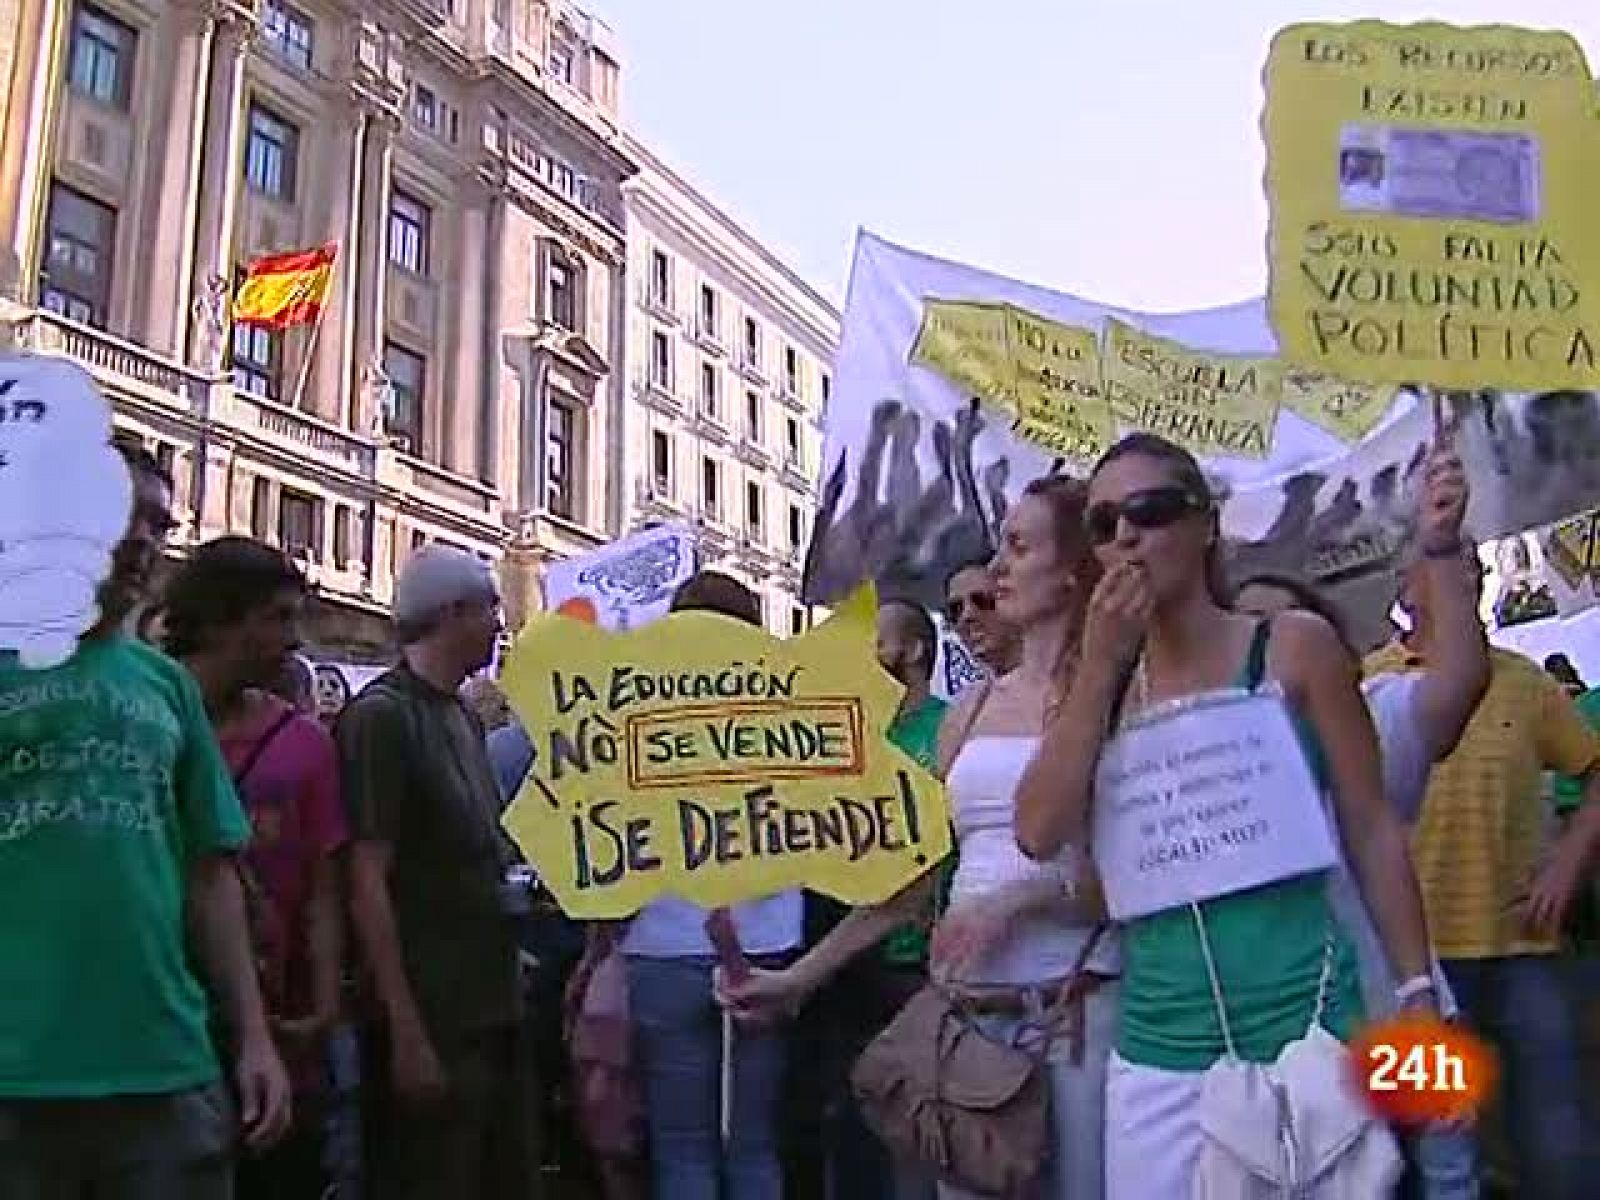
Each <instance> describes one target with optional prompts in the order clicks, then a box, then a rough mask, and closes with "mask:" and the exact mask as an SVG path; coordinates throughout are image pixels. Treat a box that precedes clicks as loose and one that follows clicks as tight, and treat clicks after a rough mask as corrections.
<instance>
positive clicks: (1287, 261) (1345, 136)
mask: <svg viewBox="0 0 1600 1200" xmlns="http://www.w3.org/2000/svg"><path fill="white" fill-rule="evenodd" d="M1266 85H1267V100H1266V117H1265V120H1264V123H1263V129H1264V132H1265V136H1266V143H1267V190H1268V193H1269V199H1270V208H1271V231H1270V233H1269V236H1268V243H1269V253H1268V257H1269V260H1270V284H1269V294H1268V304H1269V308H1270V312H1271V319H1272V325H1273V328H1274V330H1275V331H1276V333H1277V337H1278V343H1279V348H1280V353H1281V354H1282V357H1283V358H1284V359H1285V360H1286V361H1288V362H1290V363H1292V364H1294V365H1296V366H1300V367H1308V368H1313V369H1316V370H1320V371H1327V372H1330V373H1332V374H1334V375H1337V376H1339V377H1342V378H1344V379H1348V380H1352V381H1355V382H1361V383H1413V384H1422V385H1426V386H1432V387H1439V388H1447V389H1459V390H1469V391H1475V390H1477V389H1479V388H1485V387H1488V388H1503V389H1510V390H1522V391H1547V390H1551V389H1561V388H1574V389H1587V388H1591V387H1594V386H1595V385H1596V384H1597V382H1600V366H1597V361H1596V360H1597V355H1600V224H1597V223H1596V222H1595V221H1594V220H1593V219H1592V212H1591V211H1590V210H1591V209H1592V205H1593V197H1592V194H1591V192H1592V189H1587V188H1586V186H1585V184H1586V181H1587V180H1591V179H1592V178H1593V172H1594V169H1595V167H1596V166H1597V161H1596V160H1597V151H1600V125H1597V123H1596V120H1595V112H1594V93H1593V81H1592V79H1591V77H1590V74H1589V67H1588V64H1587V63H1586V61H1585V59H1584V55H1583V50H1582V48H1581V47H1580V46H1579V44H1578V42H1577V41H1576V40H1575V39H1574V38H1572V37H1571V36H1570V35H1568V34H1564V33H1556V32H1535V31H1532V30H1526V29H1517V28H1512V27H1509V26H1488V27H1480V28H1471V29H1464V28H1457V27H1454V26H1449V25H1443V24H1436V23H1428V24H1419V25H1408V26H1395V25H1389V24H1385V23H1382V22H1378V21H1358V22H1354V23H1351V24H1333V25H1322V24H1302V25H1293V26H1290V27H1288V28H1286V29H1284V30H1282V31H1281V32H1280V33H1279V34H1278V35H1277V37H1276V38H1274V39H1273V43H1272V49H1271V51H1270V54H1269V57H1268V61H1267V70H1266Z"/></svg>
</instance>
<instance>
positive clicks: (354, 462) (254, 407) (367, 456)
mask: <svg viewBox="0 0 1600 1200" xmlns="http://www.w3.org/2000/svg"><path fill="white" fill-rule="evenodd" d="M226 394H227V395H228V397H229V399H228V400H227V402H226V403H224V404H222V405H219V406H218V407H217V409H216V410H215V415H216V416H217V417H218V418H220V419H221V420H222V421H223V423H225V424H228V425H232V426H234V427H235V428H238V429H240V430H242V431H245V432H256V433H259V434H261V435H263V436H264V437H265V438H266V439H268V440H270V441H273V442H278V443H280V444H283V443H287V444H288V445H289V447H290V448H292V449H295V450H298V451H300V452H301V453H302V454H308V455H310V456H311V457H313V458H320V459H332V460H333V461H334V462H336V463H338V464H339V466H341V467H343V468H344V469H346V470H348V471H351V472H353V473H354V474H357V475H371V474H372V470H373V463H374V454H375V453H376V451H375V448H374V446H373V444H372V443H371V442H369V441H367V440H366V439H365V438H361V437H357V436H356V435H355V434H353V433H351V432H350V431H349V430H348V429H341V428H340V427H339V426H337V425H335V424H333V423H332V422H329V421H324V420H322V419H321V418H319V417H314V416H312V415H311V414H310V413H307V412H301V411H300V410H299V409H297V408H290V407H289V406H288V405H287V404H279V403H278V402H277V401H275V400H268V399H266V398H265V397H262V396H256V395H253V394H251V393H249V392H241V391H235V390H233V389H232V388H229V389H227V393H226Z"/></svg>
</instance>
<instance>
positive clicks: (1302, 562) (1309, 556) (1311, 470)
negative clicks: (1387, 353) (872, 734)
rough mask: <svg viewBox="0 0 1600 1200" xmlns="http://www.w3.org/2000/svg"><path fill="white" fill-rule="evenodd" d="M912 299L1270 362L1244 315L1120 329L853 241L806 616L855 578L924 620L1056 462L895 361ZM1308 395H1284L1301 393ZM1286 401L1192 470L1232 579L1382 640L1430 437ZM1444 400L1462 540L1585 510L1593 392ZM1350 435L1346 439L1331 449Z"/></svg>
mask: <svg viewBox="0 0 1600 1200" xmlns="http://www.w3.org/2000/svg"><path fill="white" fill-rule="evenodd" d="M925 297H939V298H941V301H942V302H945V303H961V304H976V305H991V306H993V305H1000V306H1007V305H1009V306H1011V307H1012V308H1015V309H1020V310H1022V311H1025V312H1027V313H1031V314H1035V315H1037V316H1039V317H1042V318H1045V319H1047V320H1050V321H1053V322H1056V323H1059V324H1061V325H1065V326H1070V327H1074V328H1079V329H1086V330H1093V331H1095V332H1096V333H1097V334H1099V333H1101V332H1103V331H1104V330H1105V329H1106V326H1107V324H1108V322H1110V321H1112V320H1115V321H1119V322H1121V323H1122V324H1123V325H1126V326H1129V327H1131V328H1133V329H1137V330H1139V331H1141V332H1142V333H1143V334H1145V335H1152V336H1157V337H1161V338H1165V339H1168V340H1169V341H1172V342H1175V343H1177V344H1179V345H1181V346H1184V347H1188V348H1191V349H1194V350H1200V351H1206V352H1210V353H1213V354H1217V355H1230V356H1242V357H1248V358H1256V359H1270V358H1272V357H1273V356H1274V355H1275V354H1276V350H1277V347H1276V343H1275V341H1274V339H1273V336H1272V332H1271V330H1270V329H1269V327H1268V325H1267V320H1266V309H1265V305H1264V304H1263V303H1262V302H1261V301H1259V300H1256V301H1251V302H1248V303H1243V304H1235V305H1229V306H1227V307H1224V308H1217V309H1206V310H1201V311H1197V312H1190V313H1178V314H1167V315H1160V316H1157V315H1149V314H1136V313H1130V312H1127V311H1125V310H1121V309H1113V308H1110V307H1107V306H1105V305H1100V304H1095V303H1093V302H1091V301H1087V300H1083V299H1081V298H1078V297H1075V296H1071V295H1067V294H1065V293H1061V292H1052V291H1049V290H1047V289H1045V288H1042V287H1036V286H1033V285H1030V284H1026V283H1022V282H1020V281H1018V280H1014V279H1008V278H1006V277H1005V276H1001V275H995V274H993V273H990V272H986V271H982V270H979V269H977V268H975V267H970V266H965V265H962V264H959V263H952V262H947V261H944V260H941V259H936V258H932V257H930V256H927V255H924V254H918V253H915V252H913V251H909V250H905V249H902V248H900V247H898V246H894V245H892V244H890V243H888V242H885V241H883V240H882V239H880V238H877V237H875V236H873V235H871V234H868V233H863V234H861V236H860V237H859V239H858V240H857V244H856V252H855V260H854V265H853V267H852V270H851V276H850V287H849V292H848V296H847V299H846V303H845V312H844V321H843V329H842V341H841V347H840V352H839V356H838V358H837V359H836V360H835V373H834V379H835V388H834V401H833V403H832V405H831V406H830V408H829V412H828V417H827V427H826V433H825V440H824V448H823V486H822V489H821V496H820V501H819V505H818V512H817V518H816V522H815V525H814V527H813V533H812V540H811V545H810V548H809V551H808V553H807V558H806V573H805V587H804V591H805V598H806V600H807V602H808V603H812V604H821V605H825V604H829V603H832V602H833V601H835V600H837V599H839V598H841V597H843V596H845V595H847V594H848V593H849V592H850V591H851V590H852V589H853V588H855V587H856V586H857V585H859V584H860V583H861V582H862V581H864V580H873V581H875V582H877V583H878V584H879V586H880V587H881V588H882V589H883V590H884V591H886V592H892V593H893V594H895V595H896V596H907V597H909V598H912V599H915V600H917V601H918V602H920V603H921V604H923V605H924V606H925V607H927V608H928V609H929V610H930V611H938V610H940V609H941V608H942V607H943V604H944V590H945V583H946V581H947V579H948V578H949V576H950V574H951V572H952V571H954V570H955V569H956V568H957V567H959V566H963V565H966V564H967V563H970V562H972V561H975V560H980V559H983V558H985V557H987V556H989V555H992V554H993V552H994V550H995V548H996V546H997V545H998V537H999V530H1000V527H1001V524H1002V523H1003V522H1004V520H1005V517H1006V514H1007V512H1008V511H1009V510H1010V507H1011V505H1013V504H1015V503H1016V500H1017V498H1018V496H1019V495H1020V494H1021V491H1022V489H1023V488H1024V487H1025V486H1026V485H1027V484H1028V483H1029V481H1031V480H1033V479H1035V478H1037V477H1038V476H1040V475H1042V474H1044V473H1045V472H1047V471H1048V470H1050V469H1051V466H1052V463H1053V461H1054V460H1055V459H1056V458H1058V457H1061V456H1058V455H1055V454H1052V453H1051V452H1050V451H1048V450H1045V449H1043V448H1041V447H1040V446H1038V445H1035V444H1033V443H1031V442H1029V441H1027V440H1026V439H1024V438H1022V437H1020V436H1018V434H1017V433H1016V432H1015V431H1014V430H1013V428H1012V425H1013V421H1012V420H1011V419H1010V418H1008V417H1006V416H1003V415H1000V414H998V413H997V412H996V411H995V408H994V406H993V405H992V404H990V403H987V402H985V401H983V399H982V398H981V397H976V396H975V393H974V391H973V389H972V388H970V387H966V386H963V385H961V384H959V383H955V382H952V380H951V379H950V378H948V377H947V376H946V375H944V374H943V373H942V372H941V371H937V370H929V369H925V368H922V367H918V366H915V365H914V364H912V363H911V361H910V360H911V356H912V347H913V344H914V343H915V341H916V338H917V335H918V331H919V330H920V329H921V328H922V325H923V317H924V311H923V310H924V303H923V300H924V298H925ZM1294 374H1295V372H1289V373H1287V374H1286V378H1289V377H1292V376H1293V375H1294ZM1316 374H1322V373H1316ZM1321 386H1323V385H1322V384H1320V383H1317V382H1315V381H1313V382H1312V383H1310V384H1308V385H1307V386H1305V387H1302V388H1298V389H1297V390H1298V391H1299V392H1300V393H1302V394H1310V395H1313V396H1314V395H1316V391H1315V389H1316V388H1318V387H1321ZM1295 390H1296V389H1291V390H1290V396H1286V398H1285V402H1284V404H1283V405H1282V406H1281V407H1280V408H1279V410H1278V413H1277V419H1276V422H1275V429H1274V432H1273V435H1272V437H1271V439H1270V441H1269V443H1268V445H1269V450H1268V453H1267V456H1266V457H1265V458H1239V457H1233V456H1229V455H1225V454H1212V455H1207V456H1204V458H1203V465H1204V466H1205V468H1206V470H1207V472H1208V473H1209V474H1210V475H1211V476H1212V478H1213V481H1214V484H1215V486H1216V487H1217V489H1218V491H1219V492H1220V494H1221V495H1222V496H1223V497H1224V503H1223V508H1222V527H1223V532H1224V534H1225V536H1226V539H1227V543H1228V550H1229V554H1230V557H1231V558H1232V559H1233V561H1234V563H1235V566H1236V568H1237V569H1243V568H1245V567H1253V568H1257V569H1266V568H1267V567H1270V568H1271V569H1273V570H1276V571H1281V572H1288V573H1290V574H1299V575H1303V576H1305V577H1307V578H1314V579H1316V580H1318V581H1321V582H1324V583H1327V584H1328V585H1329V586H1330V587H1331V588H1332V589H1333V590H1332V593H1331V595H1332V599H1333V600H1334V602H1335V603H1336V604H1337V605H1338V606H1339V607H1340V608H1341V610H1342V611H1343V614H1344V616H1345V617H1346V619H1347V621H1349V623H1350V624H1351V625H1352V627H1354V628H1356V629H1360V630H1365V631H1366V633H1365V634H1364V635H1363V636H1367V637H1374V638H1378V639H1380V640H1381V639H1382V638H1383V637H1386V636H1387V635H1388V633H1389V631H1390V628H1389V625H1388V613H1389V610H1390V608H1391V606H1392V603H1393V600H1394V594H1395V579H1394V574H1393V569H1394V551H1395V549H1396V548H1397V547H1398V546H1399V545H1400V543H1401V542H1402V541H1403V540H1404V538H1405V536H1406V534H1407V531H1408V530H1409V527H1410V519H1411V510H1412V505H1413V493H1412V490H1411V485H1412V482H1413V479H1412V474H1413V472H1414V470H1415V468H1416V467H1417V466H1418V465H1419V464H1420V463H1421V461H1422V455H1423V453H1424V451H1425V446H1426V442H1427V440H1428V439H1429V437H1430V436H1431V422H1430V420H1429V404H1428V403H1426V402H1425V398H1421V397H1420V394H1419V393H1418V392H1417V391H1416V390H1415V389H1413V388H1410V387H1401V388H1394V389H1391V388H1387V387H1371V386H1363V387H1359V388H1353V389H1351V390H1352V392H1355V393H1358V394H1359V395H1366V394H1370V395H1371V399H1362V400H1361V402H1360V403H1359V404H1354V405H1352V406H1349V407H1348V408H1347V410H1346V411H1349V412H1350V413H1351V414H1352V424H1351V425H1350V426H1349V427H1348V428H1345V429H1336V428H1335V426H1337V425H1338V422H1337V421H1336V420H1333V419H1330V418H1328V417H1326V416H1324V417H1323V418H1322V419H1318V418H1317V417H1316V416H1308V415H1307V414H1306V413H1305V412H1304V411H1303V410H1304V409H1305V407H1306V404H1304V403H1301V402H1300V401H1299V400H1295V399H1291V398H1290V397H1292V396H1293V395H1294V392H1295ZM1451 401H1452V403H1451V411H1452V414H1453V417H1452V419H1453V421H1454V422H1455V428H1456V446H1457V449H1458V450H1459V451H1460V453H1461V455H1462V457H1463V459H1464V461H1465V465H1466V469H1467V474H1468V476H1469V478H1470V480H1471V484H1472V506H1471V508H1470V510H1469V512H1468V516H1467V523H1468V527H1469V528H1470V529H1471V530H1472V532H1473V534H1474V535H1475V536H1476V537H1478V538H1480V539H1483V540H1487V539H1490V538H1495V537H1499V536H1502V535H1503V534H1506V533H1513V532H1518V531H1520V530H1525V529H1534V528H1539V527H1542V526H1544V525H1548V524H1550V523H1552V522H1556V521H1561V520H1564V519H1566V518H1568V517H1570V516H1572V515H1573V514H1575V513H1578V512H1582V511H1584V510H1585V509H1588V508H1591V507H1593V506H1594V503H1595V500H1594V497H1595V496H1596V495H1600V405H1597V404H1596V397H1595V396H1594V394H1592V393H1589V392H1570V391H1554V392H1542V393H1536V394H1532V395H1529V394H1522V393H1504V392H1497V391H1482V390H1479V391H1472V392H1465V393H1460V394H1456V395H1453V396H1452V397H1451ZM1311 403H1316V401H1312V402H1311ZM1358 431H1359V432H1358ZM1353 434H1356V435H1358V436H1359V439H1360V440H1359V441H1356V442H1355V443H1354V444H1347V441H1346V439H1347V438H1348V437H1349V436H1351V435H1353ZM1069 469H1072V470H1076V471H1083V470H1085V469H1086V467H1085V465H1084V464H1081V463H1070V464H1069Z"/></svg>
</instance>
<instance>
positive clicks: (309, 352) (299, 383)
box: [289, 242, 344, 410]
mask: <svg viewBox="0 0 1600 1200" xmlns="http://www.w3.org/2000/svg"><path fill="white" fill-rule="evenodd" d="M333 246H334V250H333V262H332V263H330V264H329V269H328V284H327V287H326V288H325V289H324V291H323V295H322V303H321V304H319V305H318V306H317V319H316V321H315V322H314V323H313V324H312V326H311V336H310V337H308V338H307V339H306V352H305V357H304V358H302V359H301V360H300V377H299V378H298V379H296V380H295V385H294V395H293V397H292V398H291V399H290V401H289V407H290V408H293V409H295V410H298V409H299V408H300V401H301V400H303V399H304V398H305V390H306V382H307V381H308V380H309V379H310V378H311V364H312V363H313V362H315V361H316V357H317V343H318V341H319V340H320V339H321V337H322V323H323V322H324V321H326V320H327V319H328V298H329V297H330V296H331V295H332V294H333V276H334V273H335V272H336V271H338V269H339V260H340V259H341V258H343V257H344V255H343V254H342V253H340V252H341V251H342V250H343V247H342V246H341V245H339V243H338V242H335V243H334V244H333Z"/></svg>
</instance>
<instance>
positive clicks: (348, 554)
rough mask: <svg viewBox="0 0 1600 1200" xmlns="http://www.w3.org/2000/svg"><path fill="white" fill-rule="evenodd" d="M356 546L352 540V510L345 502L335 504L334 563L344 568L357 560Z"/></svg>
mask: <svg viewBox="0 0 1600 1200" xmlns="http://www.w3.org/2000/svg"><path fill="white" fill-rule="evenodd" d="M353 550H354V547H353V546H352V545H351V541H350V510H349V509H348V508H347V507H346V506H344V505H343V504H336V505H334V506H333V565H334V566H335V567H339V568H343V567H344V565H345V564H346V563H348V562H353V561H355V554H354V553H353V552H352V551H353Z"/></svg>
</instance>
